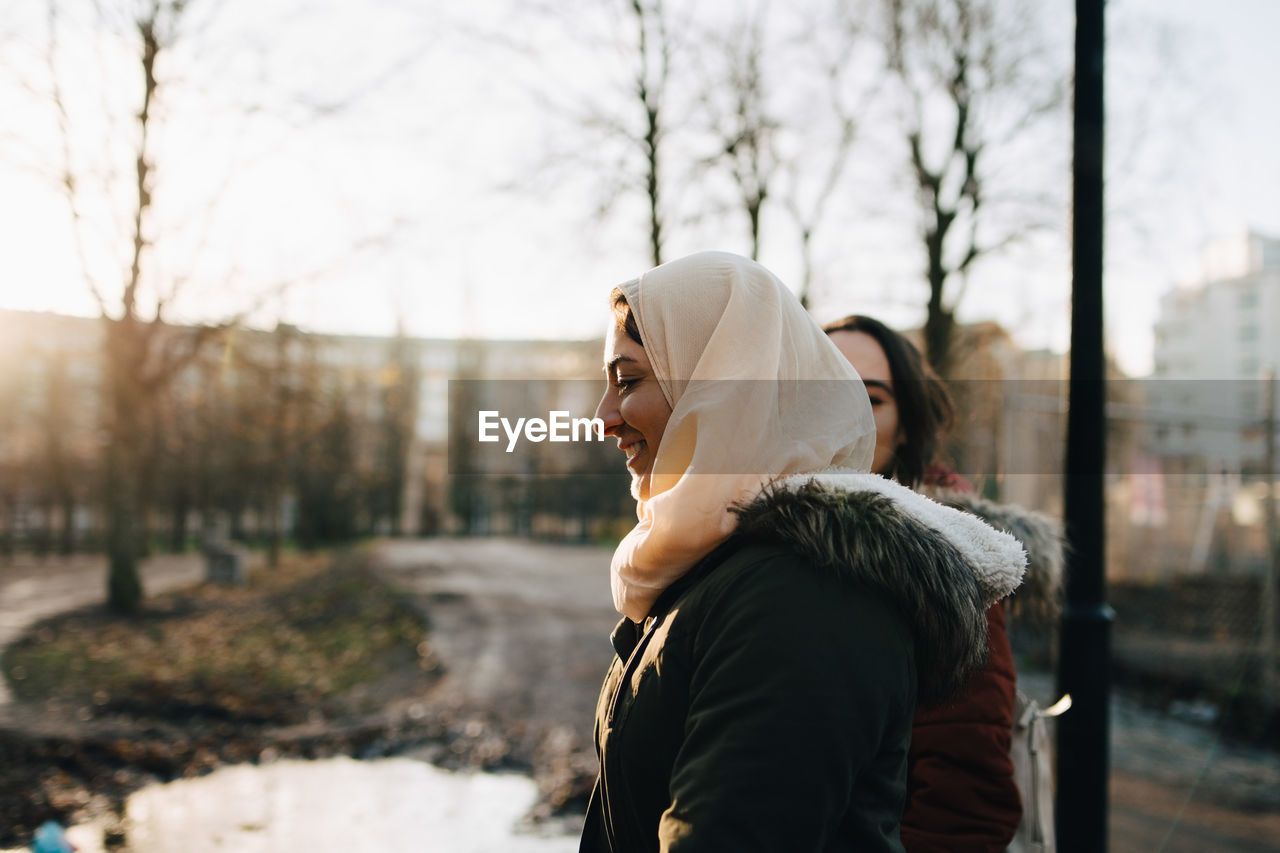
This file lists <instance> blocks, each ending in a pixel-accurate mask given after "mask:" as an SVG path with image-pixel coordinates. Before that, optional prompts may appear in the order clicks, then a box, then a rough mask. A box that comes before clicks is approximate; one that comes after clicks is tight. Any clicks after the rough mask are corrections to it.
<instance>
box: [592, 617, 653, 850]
mask: <svg viewBox="0 0 1280 853" xmlns="http://www.w3.org/2000/svg"><path fill="white" fill-rule="evenodd" d="M657 624H658V620H657V619H653V620H651V621H650V622H649V625H648V626H647V627H646V628H645V631H644V633H643V634H641V635H640V639H639V640H637V641H636V646H635V648H634V649H632V650H631V655H630V657H628V658H627V662H626V663H625V664H623V666H622V674H621V675H620V676H619V677H618V683H617V684H616V685H615V686H614V688H613V696H612V697H610V699H609V712H608V713H607V714H606V715H605V725H606V726H607V727H608V729H609V737H610V739H612V737H613V720H614V716H615V713H616V712H617V710H618V698H619V697H620V696H621V695H622V685H624V684H626V683H627V680H628V678H629V677H630V675H631V673H632V672H633V671H634V670H635V667H636V666H638V665H639V663H640V656H641V654H642V652H643V650H644V647H645V645H646V644H647V643H648V641H649V636H650V635H651V634H652V632H653V626H655V625H657ZM609 758H610V756H609V755H605V756H604V763H609ZM606 771H607V768H606V767H604V766H601V768H600V794H601V796H600V812H601V816H602V817H604V831H605V835H606V836H607V837H608V839H609V849H610V850H611V851H616V850H617V849H618V840H617V837H616V836H615V835H614V832H613V815H612V814H611V813H610V810H609V789H608V782H606V781H605V780H606V778H607V777H608V775H609V774H608V773H607V772H606Z"/></svg>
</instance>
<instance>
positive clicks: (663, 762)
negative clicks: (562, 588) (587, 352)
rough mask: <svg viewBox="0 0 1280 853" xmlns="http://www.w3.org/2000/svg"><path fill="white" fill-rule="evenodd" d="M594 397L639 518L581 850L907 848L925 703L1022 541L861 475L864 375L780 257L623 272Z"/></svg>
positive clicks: (976, 646) (685, 852)
mask: <svg viewBox="0 0 1280 853" xmlns="http://www.w3.org/2000/svg"><path fill="white" fill-rule="evenodd" d="M611 307H612V310H613V314H614V316H613V321H612V322H611V323H610V327H609V332H608V337H607V338H606V342H605V352H604V373H605V376H606V385H605V392H604V395H603V397H602V398H601V401H600V405H599V407H598V409H597V412H596V415H597V417H599V418H601V419H602V420H603V421H604V423H605V432H606V433H607V434H608V435H611V436H613V437H615V438H616V439H617V441H618V447H619V449H620V450H622V451H623V452H624V453H625V454H626V457H627V462H626V465H627V469H628V470H629V471H630V473H631V478H632V484H631V485H632V494H633V495H634V496H635V498H636V515H637V519H638V520H637V524H636V526H635V528H634V529H633V530H632V531H631V532H630V533H628V534H627V535H626V536H625V537H624V538H623V540H622V542H621V543H619V545H618V548H617V550H616V551H615V553H614V556H613V560H612V565H611V571H610V579H611V587H612V592H613V600H614V605H615V607H616V608H617V610H618V612H619V613H621V614H622V616H623V618H622V620H621V621H620V622H619V623H618V626H617V628H616V629H615V630H614V633H613V637H612V641H613V646H614V649H615V651H616V652H617V656H616V657H615V659H614V661H613V664H612V666H611V668H610V670H609V673H608V675H607V676H606V679H605V682H604V685H603V687H602V689H601V692H600V698H599V702H598V705H597V709H596V728H595V737H596V749H597V755H598V757H599V759H600V776H599V778H598V781H597V783H596V787H595V790H594V791H593V793H592V797H591V801H590V804H589V807H588V811H587V817H586V822H585V825H584V828H583V835H582V841H581V847H580V849H581V850H582V851H583V853H623V852H624V851H637V853H639V851H667V853H727V851H732V853H753V851H758V853H765V851H768V853H780V851H786V853H834V851H854V850H857V851H899V850H902V846H901V843H900V840H899V837H898V819H899V816H900V814H901V811H902V806H903V803H904V802H905V799H906V784H907V782H906V775H907V749H908V742H909V739H910V729H911V719H912V713H913V710H914V708H915V707H916V705H917V703H920V704H930V703H938V702H942V701H944V700H945V699H946V698H947V697H948V696H949V695H950V694H952V693H953V692H954V690H955V689H957V688H958V687H959V685H960V684H962V683H963V681H964V678H965V677H966V674H967V673H968V672H970V671H972V670H973V668H975V667H976V666H977V665H979V664H980V662H981V660H982V658H983V655H984V652H985V643H984V635H985V622H984V620H983V611H984V610H985V608H986V606H987V605H988V604H989V603H990V602H993V601H996V600H998V599H1000V598H1002V597H1003V596H1004V595H1006V594H1008V592H1009V591H1010V590H1011V589H1012V588H1013V587H1014V586H1016V585H1017V582H1018V579H1019V577H1020V576H1021V572H1022V563H1023V561H1024V559H1025V554H1024V553H1023V551H1022V548H1021V546H1020V545H1019V544H1018V543H1017V541H1016V540H1015V539H1013V538H1012V537H1010V536H1008V535H1007V534H1004V533H1000V532H997V531H995V530H994V529H992V528H990V527H989V526H987V525H985V524H983V523H982V522H981V521H979V520H978V519H976V518H975V517H973V516H972V515H968V514H966V513H962V512H958V511H955V510H953V509H950V508H947V507H944V506H941V505H939V504H937V503H934V502H932V501H930V500H928V499H927V498H925V497H923V496H921V495H919V494H916V493H915V492H912V491H911V490H909V489H907V488H905V487H903V486H902V485H900V484H898V483H896V482H893V481H892V480H887V479H885V478H883V477H879V476H876V475H874V474H871V473H870V472H869V468H870V465H871V460H872V452H873V446H874V444H875V426H874V424H873V418H872V412H871V406H870V405H869V402H868V400H867V396H866V392H865V391H864V390H863V385H862V383H861V382H859V381H858V378H857V373H856V372H855V371H854V370H853V368H852V367H850V365H849V364H848V362H847V361H845V359H844V358H842V357H841V355H840V353H839V351H837V350H836V348H835V346H833V345H832V343H831V341H830V340H829V339H828V338H827V337H826V336H825V335H824V334H823V333H822V330H821V329H819V328H818V326H817V324H815V323H814V322H813V320H812V319H810V317H809V316H808V314H807V312H806V311H805V310H804V309H803V308H802V307H801V306H800V303H799V302H798V301H797V300H796V298H795V297H794V295H793V294H792V293H791V292H790V291H789V290H788V289H787V288H786V287H784V286H783V285H782V284H781V282H779V281H778V280H777V279H776V278H775V277H774V276H773V275H772V274H771V273H770V272H769V271H768V270H766V269H765V268H764V267H761V266H760V265H759V264H756V263H754V262H753V261H750V260H747V259H746V258H741V257H738V256H736V255H729V254H725V253H719V252H705V253H701V254H698V255H693V256H691V257H688V258H683V259H681V260H677V261H672V262H671V263H668V264H665V265H663V266H661V267H658V268H656V269H654V270H651V271H650V272H648V273H645V274H644V275H643V276H641V277H640V278H638V279H635V280H633V281H630V282H627V283H625V284H623V285H620V286H619V287H618V288H617V289H616V290H615V292H614V294H613V296H612V299H611Z"/></svg>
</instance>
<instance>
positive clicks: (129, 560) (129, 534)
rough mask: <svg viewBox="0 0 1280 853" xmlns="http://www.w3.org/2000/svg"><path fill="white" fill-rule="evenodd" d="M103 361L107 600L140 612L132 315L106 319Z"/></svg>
mask: <svg viewBox="0 0 1280 853" xmlns="http://www.w3.org/2000/svg"><path fill="white" fill-rule="evenodd" d="M106 322H107V324H108V325H107V335H106V346H107V352H106V354H105V355H106V362H107V365H108V367H107V371H108V380H107V381H108V382H109V383H110V389H109V390H110V407H111V428H110V432H109V433H108V435H109V443H108V445H107V482H106V501H107V560H108V565H109V571H108V575H107V605H108V607H110V609H111V610H113V611H115V612H116V613H122V614H130V613H136V612H138V609H139V608H140V606H141V604H142V582H141V580H140V578H139V576H138V543H139V541H140V529H139V528H140V526H141V525H140V524H139V522H140V520H141V519H140V516H141V512H140V509H141V508H140V507H139V501H140V499H141V470H140V468H141V466H140V460H141V455H142V454H141V443H142V441H143V438H144V431H143V425H142V423H141V402H142V401H141V397H142V388H141V387H140V386H139V382H140V379H139V377H140V373H141V359H138V358H137V357H136V356H137V351H138V349H139V347H140V345H141V339H140V338H139V335H138V329H137V321H136V320H135V319H134V318H132V317H128V316H126V317H124V318H123V319H120V320H107V321H106Z"/></svg>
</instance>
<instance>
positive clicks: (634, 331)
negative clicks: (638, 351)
mask: <svg viewBox="0 0 1280 853" xmlns="http://www.w3.org/2000/svg"><path fill="white" fill-rule="evenodd" d="M609 308H611V309H612V310H613V316H614V319H615V320H617V323H618V328H619V329H621V330H622V331H624V332H626V333H627V337H629V338H631V340H633V341H635V342H636V343H638V344H639V345H640V346H644V341H642V340H640V326H639V324H637V323H636V315H635V314H632V313H631V305H630V303H628V302H627V295H626V294H625V293H623V292H622V288H621V287H615V288H614V289H613V292H612V293H610V294H609Z"/></svg>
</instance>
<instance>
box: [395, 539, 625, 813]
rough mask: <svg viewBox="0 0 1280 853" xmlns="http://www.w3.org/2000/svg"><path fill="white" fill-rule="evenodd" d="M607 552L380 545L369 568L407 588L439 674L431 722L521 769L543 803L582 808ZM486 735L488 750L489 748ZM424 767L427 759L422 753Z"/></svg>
mask: <svg viewBox="0 0 1280 853" xmlns="http://www.w3.org/2000/svg"><path fill="white" fill-rule="evenodd" d="M611 555H612V551H611V549H606V548H596V547H587V546H566V545H547V544H540V543H532V542H528V541H522V540H509V539H437V540H421V541H390V542H385V543H382V544H381V545H380V546H379V548H378V551H377V553H376V556H375V559H374V567H375V570H376V571H377V572H378V573H379V574H380V575H381V576H382V577H384V578H385V579H387V580H388V581H390V582H391V583H392V584H393V585H395V586H397V587H399V588H401V589H404V590H406V591H408V592H410V593H411V594H412V595H413V596H414V600H415V601H416V603H417V604H418V606H419V607H420V608H421V610H422V611H423V613H424V614H425V615H426V617H427V619H428V621H429V623H430V636H431V643H432V646H433V650H434V653H435V654H436V655H437V656H438V658H439V659H440V661H441V662H442V663H443V665H444V670H445V675H444V677H443V678H442V679H441V681H440V683H439V684H438V685H436V687H435V688H434V689H433V691H432V695H431V701H432V705H433V707H432V709H431V710H432V712H433V715H441V716H443V717H444V718H445V720H446V724H448V725H449V726H450V727H451V728H454V729H460V730H462V731H463V732H466V733H469V734H470V735H471V736H472V737H473V738H474V739H475V740H476V741H479V743H478V744H466V743H463V744H457V743H455V744H454V747H453V748H454V751H455V752H457V753H463V752H469V751H472V750H473V749H479V750H480V751H481V752H482V753H483V752H484V751H485V750H487V749H505V750H508V751H509V753H510V755H511V757H512V758H513V759H514V761H515V763H517V764H519V765H524V764H526V763H527V764H528V765H529V767H530V769H532V771H533V773H534V778H535V779H536V781H537V782H538V785H539V788H540V789H541V791H542V793H543V796H544V797H545V798H546V799H547V801H548V804H549V805H550V806H554V807H556V808H558V809H564V808H569V809H572V808H573V807H574V806H575V805H583V806H585V796H586V794H588V793H589V792H590V784H591V781H592V780H593V779H594V777H595V772H596V759H595V752H594V748H593V746H592V743H591V730H592V724H593V719H592V717H593V714H594V711H595V700H596V695H597V693H598V692H599V689H600V683H601V681H602V680H603V678H604V674H605V671H606V669H607V668H608V666H609V662H610V661H611V660H612V657H613V654H614V652H613V647H612V646H611V645H610V643H609V634H610V633H611V632H612V631H613V627H614V625H615V624H616V623H617V620H618V616H617V614H616V613H615V612H614V610H613V604H612V602H611V600H610V596H609V576H608V572H609V558H610V556H611ZM486 738H487V739H488V740H489V741H490V745H488V746H486V744H485V743H484V741H485V740H486ZM425 757H429V758H432V759H435V758H437V756H435V755H427V756H425Z"/></svg>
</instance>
